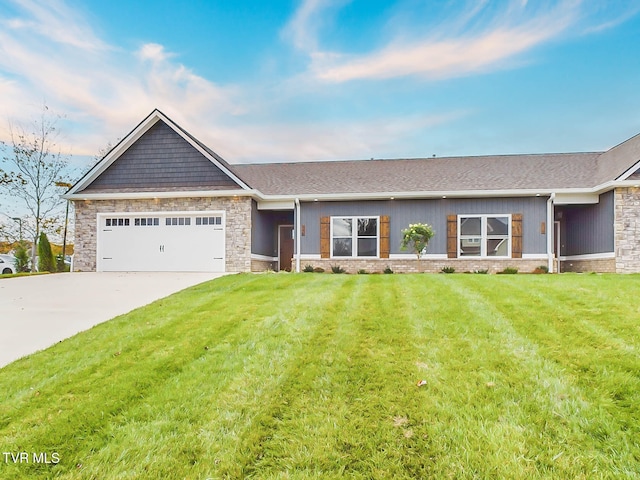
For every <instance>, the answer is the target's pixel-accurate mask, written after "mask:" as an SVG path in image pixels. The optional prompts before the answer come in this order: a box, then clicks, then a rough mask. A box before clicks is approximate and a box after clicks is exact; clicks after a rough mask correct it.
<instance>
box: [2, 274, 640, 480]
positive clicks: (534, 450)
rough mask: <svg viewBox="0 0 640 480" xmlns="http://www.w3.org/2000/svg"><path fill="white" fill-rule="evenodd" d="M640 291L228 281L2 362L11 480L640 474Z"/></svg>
mask: <svg viewBox="0 0 640 480" xmlns="http://www.w3.org/2000/svg"><path fill="white" fill-rule="evenodd" d="M639 288H640V277H639V276H615V275H560V276H558V275H329V274H325V275H320V274H298V275H294V274H282V275H234V276H227V277H223V278H220V279H218V280H215V281H212V282H208V283H206V284H202V285H199V286H196V287H193V288H190V289H188V290H186V291H184V292H181V293H179V294H176V295H173V296H171V297H169V298H167V299H164V300H160V301H158V302H155V303H154V304H152V305H150V306H147V307H145V308H141V309H138V310H136V311H134V312H132V313H130V314H128V315H124V316H121V317H118V318H117V319H115V320H113V321H111V322H108V323H105V324H101V325H99V326H97V327H95V328H93V329H91V330H90V331H88V332H85V333H83V334H80V335H77V336H76V337H74V338H72V339H69V340H66V341H64V342H62V343H59V344H57V345H55V346H54V347H52V348H50V349H48V350H46V351H44V352H40V353H38V354H35V355H32V356H31V357H28V358H25V359H23V360H20V361H18V362H15V363H13V364H11V365H9V366H7V367H5V368H3V369H0V455H2V456H0V478H2V479H13V478H15V479H22V478H63V479H93V478H95V479H111V478H122V479H125V478H126V479H129V478H136V479H182V478H188V479H203V480H204V479H207V478H260V479H265V478H287V479H289V478H297V479H307V478H319V479H320V478H322V479H324V478H342V477H348V478H361V479H372V478H393V479H399V478H400V479H401V478H406V479H413V478H456V479H458V478H527V479H529V478H554V479H557V478H567V479H574V478H585V479H587V478H589V479H591V478H638V476H639V473H638V472H639V471H640V408H639V405H640V321H639V320H640V301H639V300H638V290H639ZM422 380H424V381H425V385H423V386H417V382H418V381H422ZM22 453H26V454H27V455H26V457H24V456H22ZM8 454H9V455H8ZM43 454H44V455H43ZM47 455H48V456H47ZM21 458H26V459H27V460H28V461H22V460H20V459H21ZM47 460H48V463H46V461H47Z"/></svg>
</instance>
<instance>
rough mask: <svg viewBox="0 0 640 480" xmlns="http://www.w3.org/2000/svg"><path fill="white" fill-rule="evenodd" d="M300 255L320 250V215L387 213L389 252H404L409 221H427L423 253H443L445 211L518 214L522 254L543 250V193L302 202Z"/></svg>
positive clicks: (373, 214) (544, 212) (544, 213)
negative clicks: (403, 238) (429, 230)
mask: <svg viewBox="0 0 640 480" xmlns="http://www.w3.org/2000/svg"><path fill="white" fill-rule="evenodd" d="M300 207H301V208H300V214H301V225H303V226H304V229H305V235H304V236H302V237H301V246H300V249H301V253H302V255H313V254H319V253H320V218H321V217H325V216H343V215H344V216H378V215H388V216H389V221H390V244H391V245H390V253H391V254H397V253H407V251H403V250H401V249H400V242H401V231H402V230H403V229H405V228H407V227H408V226H409V224H410V223H428V224H430V225H431V226H432V227H433V229H434V230H435V233H436V234H435V236H434V237H433V238H432V239H431V242H430V243H429V247H428V248H427V253H433V254H446V253H447V215H451V214H455V215H464V214H488V215H491V214H516V213H520V214H522V222H523V224H522V229H523V252H522V253H524V254H545V252H546V251H547V249H546V235H545V234H544V233H542V232H541V226H542V223H544V222H546V217H547V197H515V198H478V199H470V198H452V199H428V200H427V199H426V200H379V201H375V200H372V201H357V202H302V203H301V205H300Z"/></svg>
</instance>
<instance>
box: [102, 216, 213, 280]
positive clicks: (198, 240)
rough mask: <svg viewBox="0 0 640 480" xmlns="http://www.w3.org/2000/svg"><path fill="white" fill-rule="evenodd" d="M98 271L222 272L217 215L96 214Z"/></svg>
mask: <svg viewBox="0 0 640 480" xmlns="http://www.w3.org/2000/svg"><path fill="white" fill-rule="evenodd" d="M97 221H98V242H97V252H96V253H97V267H98V271H102V272H224V228H225V223H224V214H223V212H193V213H184V212H181V213H172V212H163V213H124V214H123V213H113V214H99V215H98V219H97Z"/></svg>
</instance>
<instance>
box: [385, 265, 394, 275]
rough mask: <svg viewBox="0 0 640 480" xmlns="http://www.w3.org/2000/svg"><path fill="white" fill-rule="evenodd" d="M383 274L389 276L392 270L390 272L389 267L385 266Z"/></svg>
mask: <svg viewBox="0 0 640 480" xmlns="http://www.w3.org/2000/svg"><path fill="white" fill-rule="evenodd" d="M383 273H386V274H391V273H393V270H391V267H390V266H389V265H387V268H385V269H384V270H383Z"/></svg>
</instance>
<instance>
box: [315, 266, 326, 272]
mask: <svg viewBox="0 0 640 480" xmlns="http://www.w3.org/2000/svg"><path fill="white" fill-rule="evenodd" d="M313 271H314V273H324V268H322V267H316V268H314V269H313Z"/></svg>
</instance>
